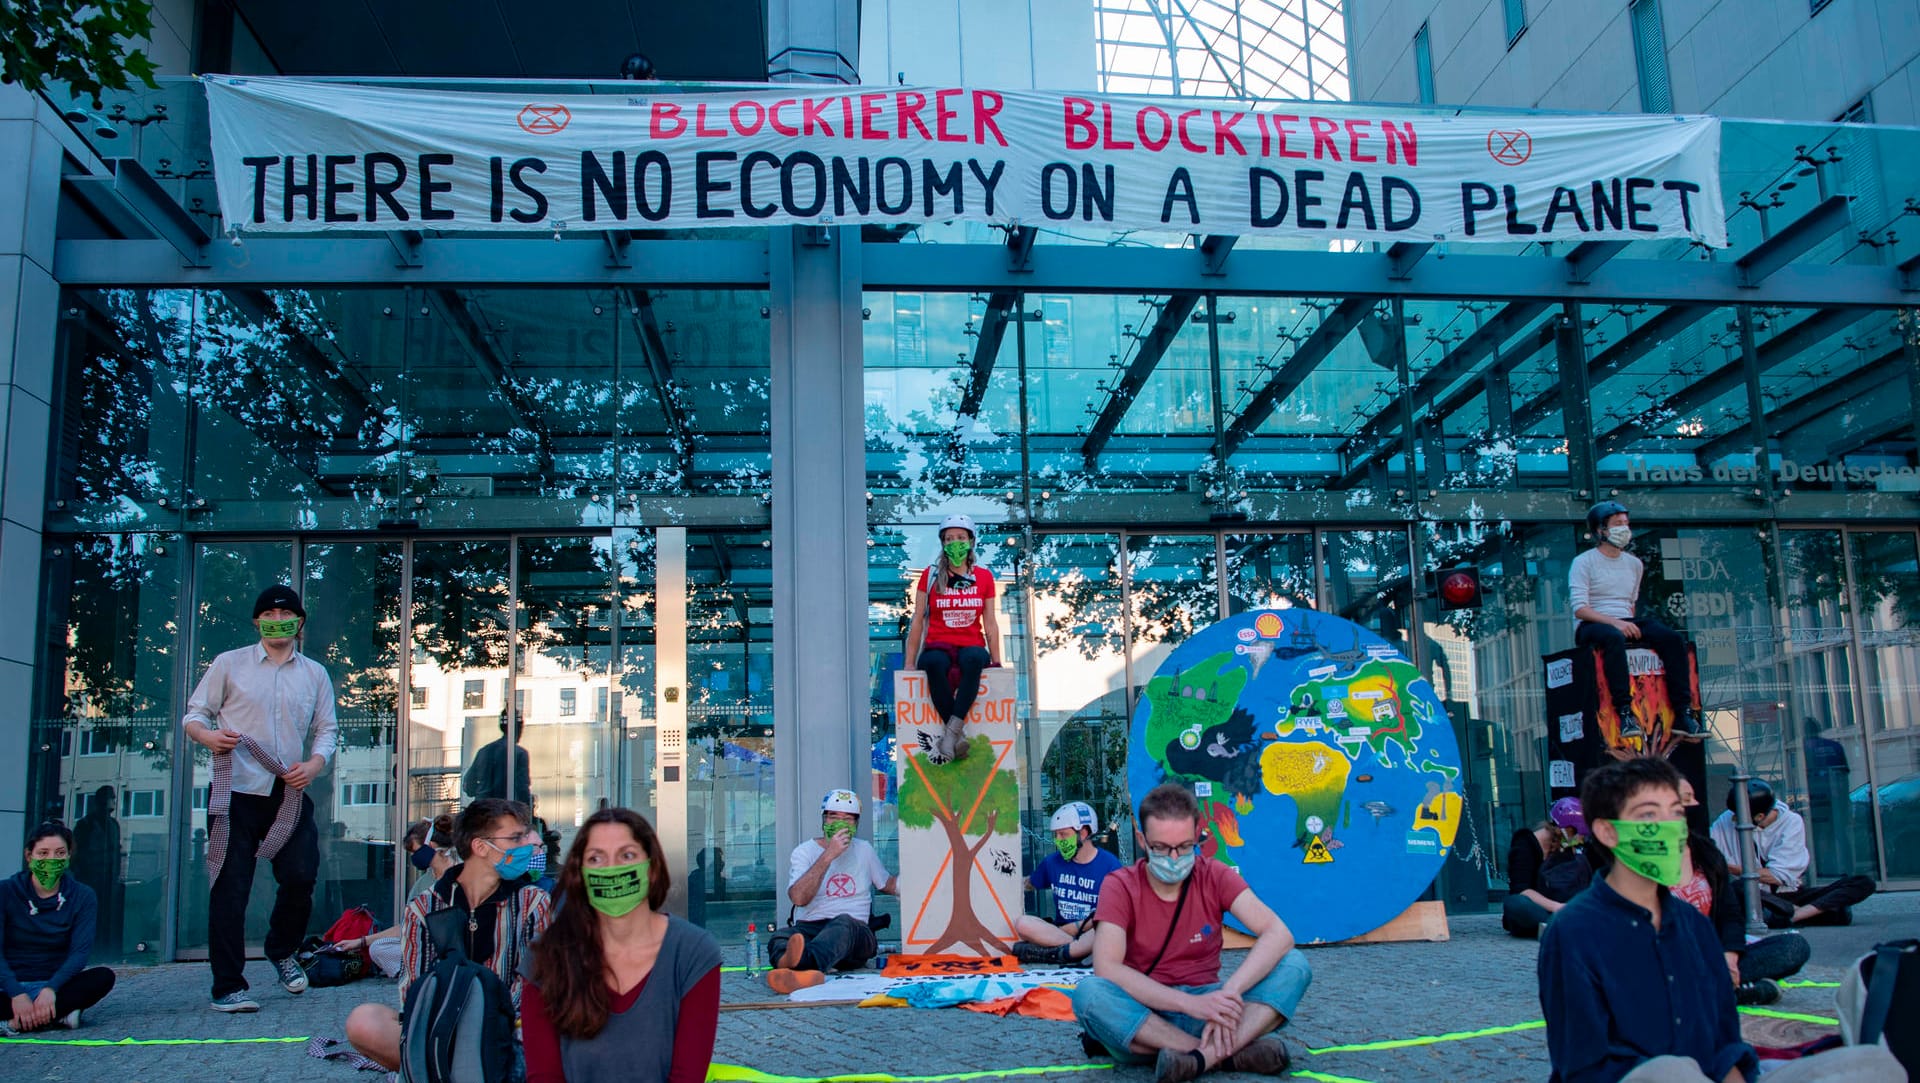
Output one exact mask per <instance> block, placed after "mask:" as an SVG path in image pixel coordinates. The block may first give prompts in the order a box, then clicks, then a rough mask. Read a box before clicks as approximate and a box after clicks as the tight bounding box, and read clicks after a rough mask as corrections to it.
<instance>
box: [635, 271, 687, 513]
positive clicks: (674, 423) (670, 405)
mask: <svg viewBox="0 0 1920 1083" xmlns="http://www.w3.org/2000/svg"><path fill="white" fill-rule="evenodd" d="M615 292H616V294H617V296H618V300H619V302H620V303H621V304H623V305H625V306H626V309H627V318H628V319H630V320H632V321H633V334H634V338H636V339H638V340H639V343H640V361H641V363H642V364H643V365H645V366H646V370H647V383H648V384H649V385H650V386H651V387H652V388H653V397H654V398H655V399H658V400H659V402H660V413H661V414H662V415H663V416H664V417H665V418H666V420H667V434H668V436H669V437H670V438H671V439H672V440H673V460H674V462H675V463H676V464H678V466H679V467H680V476H681V478H683V479H685V478H691V477H692V476H693V441H694V432H693V425H692V424H691V423H690V422H689V421H688V420H687V416H686V413H685V412H684V411H682V410H681V409H680V400H679V399H678V398H676V397H675V396H674V393H673V359H672V357H671V356H669V355H668V353H667V343H666V339H665V338H664V337H663V336H662V335H661V334H660V320H659V317H658V316H656V315H655V314H654V311H653V297H652V295H651V294H649V293H648V292H647V291H646V290H643V289H634V288H632V287H625V288H622V289H620V290H617V291H615Z"/></svg>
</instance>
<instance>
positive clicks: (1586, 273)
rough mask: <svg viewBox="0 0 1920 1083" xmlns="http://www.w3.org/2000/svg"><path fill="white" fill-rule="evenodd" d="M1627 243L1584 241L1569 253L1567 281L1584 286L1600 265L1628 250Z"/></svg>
mask: <svg viewBox="0 0 1920 1083" xmlns="http://www.w3.org/2000/svg"><path fill="white" fill-rule="evenodd" d="M1627 244H1628V242H1626V241H1582V242H1580V243H1579V244H1577V245H1574V246H1573V251H1571V252H1568V253H1567V281H1569V282H1572V283H1575V284H1584V283H1586V282H1587V281H1588V280H1589V279H1591V278H1592V277H1593V272H1594V271H1595V270H1597V269H1599V267H1600V265H1601V264H1603V263H1605V262H1607V261H1608V260H1610V259H1612V258H1613V257H1615V256H1617V255H1619V254H1620V253H1622V252H1625V251H1626V250H1627Z"/></svg>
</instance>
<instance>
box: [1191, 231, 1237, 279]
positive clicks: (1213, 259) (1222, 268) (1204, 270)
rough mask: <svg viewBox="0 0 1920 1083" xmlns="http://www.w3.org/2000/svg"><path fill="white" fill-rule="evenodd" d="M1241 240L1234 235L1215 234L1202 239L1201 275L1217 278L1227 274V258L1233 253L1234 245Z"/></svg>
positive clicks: (1200, 246) (1200, 248)
mask: <svg viewBox="0 0 1920 1083" xmlns="http://www.w3.org/2000/svg"><path fill="white" fill-rule="evenodd" d="M1239 239H1240V238H1239V237H1237V236H1234V235H1232V234H1223V233H1215V234H1212V235H1210V236H1207V237H1204V238H1202V239H1201V241H1200V244H1199V245H1198V248H1199V250H1200V259H1201V264H1200V273H1201V274H1203V275H1207V276H1209V277H1216V276H1219V275H1224V274H1226V273H1227V256H1228V254H1229V253H1231V252H1232V251H1233V244H1234V242H1235V241H1238V240H1239Z"/></svg>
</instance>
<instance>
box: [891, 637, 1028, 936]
mask: <svg viewBox="0 0 1920 1083" xmlns="http://www.w3.org/2000/svg"><path fill="white" fill-rule="evenodd" d="M893 703H894V725H895V737H896V747H897V748H898V749H899V763H898V765H897V769H898V770H899V772H900V916H901V920H902V922H903V924H904V926H905V927H904V928H902V929H901V930H900V939H901V944H900V948H901V951H903V952H904V953H906V954H909V955H918V954H929V955H931V954H947V955H1004V954H1006V953H1007V952H1008V951H1009V950H1011V945H1012V943H1013V940H1014V936H1013V919H1014V918H1015V917H1016V916H1018V915H1019V913H1020V754H1019V748H1020V745H1019V739H1018V738H1019V724H1018V723H1017V722H1016V721H1015V718H1014V680H1013V671H1012V670H1010V669H989V670H987V671H986V672H985V673H984V674H982V675H981V678H980V694H979V698H978V699H976V700H974V702H973V710H972V711H971V712H969V713H968V715H967V729H966V740H967V745H968V754H967V756H966V757H965V758H964V759H959V760H956V761H955V762H952V763H948V762H946V761H944V760H943V759H941V758H940V755H939V753H938V752H937V751H935V747H936V745H935V741H934V738H935V737H936V736H937V735H938V734H939V732H940V718H939V716H938V714H937V712H935V711H934V709H933V704H932V703H931V702H930V701H929V700H928V699H927V679H926V677H925V675H923V674H921V673H920V672H919V671H918V670H901V671H900V672H898V673H896V674H895V675H894V685H893Z"/></svg>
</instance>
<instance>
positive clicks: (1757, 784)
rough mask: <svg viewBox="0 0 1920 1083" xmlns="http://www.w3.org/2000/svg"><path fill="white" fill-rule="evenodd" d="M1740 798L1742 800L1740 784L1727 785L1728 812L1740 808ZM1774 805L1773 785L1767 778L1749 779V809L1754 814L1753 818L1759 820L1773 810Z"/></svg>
mask: <svg viewBox="0 0 1920 1083" xmlns="http://www.w3.org/2000/svg"><path fill="white" fill-rule="evenodd" d="M1739 800H1740V789H1739V787H1738V786H1729V787H1727V811H1728V812H1733V811H1736V810H1737V809H1738V807H1739V806H1738V801H1739ZM1773 805H1774V797H1773V787H1772V786H1769V785H1767V783H1766V780H1765V779H1758V778H1750V779H1748V780H1747V811H1748V812H1750V813H1752V814H1753V818H1754V819H1756V820H1758V819H1759V818H1760V817H1762V816H1765V815H1766V814H1767V813H1769V812H1772V811H1773Z"/></svg>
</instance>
